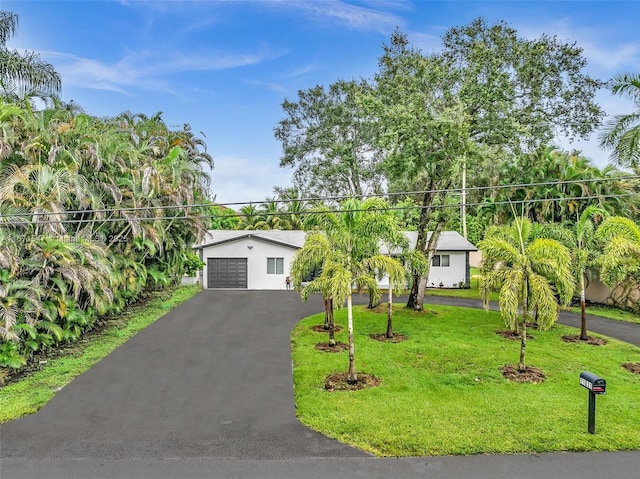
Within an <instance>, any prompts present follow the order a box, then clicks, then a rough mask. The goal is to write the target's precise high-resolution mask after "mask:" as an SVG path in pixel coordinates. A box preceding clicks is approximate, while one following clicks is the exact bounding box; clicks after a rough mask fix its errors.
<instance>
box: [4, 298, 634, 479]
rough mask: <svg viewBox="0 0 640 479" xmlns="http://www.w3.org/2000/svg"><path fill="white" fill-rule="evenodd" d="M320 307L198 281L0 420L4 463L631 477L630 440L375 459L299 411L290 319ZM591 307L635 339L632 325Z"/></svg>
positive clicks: (28, 473) (104, 474)
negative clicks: (87, 365)
mask: <svg viewBox="0 0 640 479" xmlns="http://www.w3.org/2000/svg"><path fill="white" fill-rule="evenodd" d="M360 299H361V300H362V299H366V298H360ZM427 302H429V303H434V304H452V305H459V306H468V307H478V306H480V303H479V302H477V301H473V300H460V299H456V298H438V297H431V296H430V297H428V298H427ZM321 310H322V303H321V301H320V300H319V298H312V299H311V300H310V301H309V302H308V303H306V304H303V303H301V301H300V297H299V295H297V294H296V293H294V292H292V291H288V292H287V291H281V292H275V291H202V292H201V293H199V294H198V295H197V296H195V297H194V298H193V299H191V300H189V301H188V302H186V303H184V304H182V305H181V306H179V307H178V308H176V309H174V310H173V311H171V312H170V313H168V314H167V315H166V316H164V317H163V318H161V319H159V320H158V321H156V322H155V323H154V324H153V325H151V326H149V327H148V328H146V329H145V330H143V331H141V332H140V333H139V334H138V335H136V336H135V337H134V338H132V339H131V340H130V341H128V342H127V343H126V344H124V345H122V346H121V347H119V348H118V349H117V350H116V351H114V352H113V353H112V354H111V355H109V356H108V357H106V358H104V359H103V360H102V361H100V362H99V363H98V364H97V365H95V366H94V367H93V368H91V369H90V370H89V371H87V372H86V373H85V374H83V375H82V376H80V377H78V378H77V379H76V380H74V381H73V382H72V383H71V384H69V385H68V386H67V387H65V388H64V389H63V390H61V391H60V392H59V393H58V394H57V395H56V396H55V397H54V398H53V399H52V400H51V401H50V402H49V403H48V404H47V405H46V406H45V407H43V408H42V409H41V410H40V411H39V412H38V413H36V414H34V415H32V416H29V417H25V418H21V419H18V420H15V421H11V422H9V423H6V424H3V425H1V426H0V477H1V478H2V479H8V478H12V479H14V478H16V479H17V478H35V477H47V478H51V479H53V478H65V479H68V478H74V477H77V478H81V477H82V478H105V479H107V478H115V477H122V478H129V477H131V478H146V477H148V478H153V479H165V478H166V479H168V478H175V477H190V478H203V479H204V478H218V477H224V478H245V477H259V478H261V479H262V478H286V477H291V478H318V479H320V478H326V477H333V478H342V477H395V478H397V479H404V478H414V477H428V478H461V479H462V478H464V479H484V478H487V479H488V478H492V479H497V478H505V479H506V478H510V479H515V478H548V477H562V478H563V479H588V478H596V477H604V476H605V475H606V476H607V477H621V478H622V477H625V478H626V477H628V478H632V477H633V478H636V477H640V452H638V451H634V452H623V453H597V454H591V453H587V454H544V455H507V456H472V457H437V458H406V459H400V460H398V459H376V458H372V457H370V456H368V455H367V454H365V453H363V452H362V451H359V450H357V449H353V448H350V447H348V446H346V445H343V444H340V443H338V442H336V441H333V440H330V439H328V438H326V437H324V436H322V435H320V434H318V433H315V432H313V431H311V430H309V429H308V428H306V427H304V426H303V425H301V424H300V423H299V422H298V421H297V419H296V417H295V409H294V404H293V394H292V382H291V355H290V339H289V332H290V330H291V328H292V327H293V326H294V325H295V323H296V322H297V321H298V320H299V319H301V318H302V317H305V316H308V315H309V314H312V313H316V312H319V311H321ZM589 321H590V322H589V328H590V330H592V331H595V332H600V333H602V334H607V335H610V336H613V337H618V338H619V339H622V340H626V341H628V342H632V343H634V344H637V345H640V326H638V325H630V324H626V323H621V322H616V321H611V320H605V319H602V318H595V317H591V318H590V319H589ZM561 322H563V323H566V324H572V325H576V324H577V316H576V315H571V314H564V313H563V315H562V319H561ZM0 407H1V405H0ZM326 458H331V460H329V461H327V460H326ZM194 459H195V460H194ZM264 459H271V460H268V461H265V460H264ZM283 459H286V460H283Z"/></svg>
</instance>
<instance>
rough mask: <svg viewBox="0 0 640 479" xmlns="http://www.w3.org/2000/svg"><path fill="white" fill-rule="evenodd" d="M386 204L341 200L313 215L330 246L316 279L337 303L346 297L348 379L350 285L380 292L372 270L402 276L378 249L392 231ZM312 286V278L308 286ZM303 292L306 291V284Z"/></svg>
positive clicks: (352, 370) (395, 279)
mask: <svg viewBox="0 0 640 479" xmlns="http://www.w3.org/2000/svg"><path fill="white" fill-rule="evenodd" d="M387 207H388V204H387V203H386V202H385V201H384V200H381V199H379V198H370V199H368V200H365V201H361V200H357V199H348V200H346V201H344V202H343V203H341V204H340V206H339V212H337V213H326V214H323V215H318V216H317V217H316V222H317V228H318V230H319V232H318V234H319V235H324V236H326V241H327V243H328V245H330V247H331V248H330V252H329V254H328V255H327V256H326V257H325V259H324V261H323V263H322V273H321V275H320V278H318V282H321V283H322V284H323V288H325V291H327V293H328V296H329V297H331V298H333V300H334V301H335V303H336V304H343V303H344V302H345V300H346V302H347V328H348V334H349V372H348V375H347V381H348V382H350V383H356V382H357V381H358V376H357V374H356V366H355V346H354V340H353V308H352V292H353V289H354V288H356V289H359V290H360V289H366V290H368V291H373V292H378V294H379V291H378V286H377V283H376V279H375V277H374V276H373V275H372V274H371V272H372V271H379V272H383V273H385V274H386V275H387V276H389V279H390V281H391V282H392V283H395V284H398V283H401V282H402V281H403V280H404V277H405V271H404V267H403V266H402V265H401V264H400V263H399V262H398V261H397V260H395V259H393V258H390V257H388V256H387V255H384V254H380V253H378V245H379V242H380V241H381V240H384V239H387V238H388V235H389V234H390V233H391V232H390V231H389V224H388V221H387V219H386V218H385V216H384V215H383V214H381V212H380V210H384V209H385V208H387ZM305 247H306V244H305ZM302 250H304V247H303V248H302ZM316 284H317V283H316ZM314 287H315V285H313V281H312V282H311V284H310V285H309V286H307V288H314ZM302 294H303V295H305V294H306V291H305V288H303V290H302Z"/></svg>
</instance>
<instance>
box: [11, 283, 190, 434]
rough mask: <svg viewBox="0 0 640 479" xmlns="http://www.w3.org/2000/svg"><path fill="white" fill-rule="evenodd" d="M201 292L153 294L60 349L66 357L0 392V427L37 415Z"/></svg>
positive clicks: (182, 290)
mask: <svg viewBox="0 0 640 479" xmlns="http://www.w3.org/2000/svg"><path fill="white" fill-rule="evenodd" d="M200 290H201V288H200V286H199V285H196V286H182V287H177V288H171V289H167V290H164V291H159V292H154V293H152V297H151V299H150V300H149V301H148V302H145V303H143V304H139V305H135V304H134V305H132V306H130V307H129V308H128V309H127V310H126V311H125V312H124V313H123V314H121V315H120V316H118V317H117V318H114V319H113V321H112V322H113V325H112V326H110V327H108V328H107V329H105V330H104V331H102V332H100V333H99V334H96V335H91V334H89V335H88V336H87V337H85V338H83V339H81V340H80V341H78V342H77V343H74V344H69V345H66V346H63V347H65V349H66V350H67V353H68V354H65V355H64V356H62V357H59V358H56V359H53V360H49V361H48V362H47V364H46V365H45V366H44V367H43V368H42V369H41V370H39V371H37V372H35V373H33V374H30V375H28V376H26V377H25V378H23V379H21V380H20V381H19V382H16V383H12V384H9V385H7V386H5V387H2V388H0V404H1V405H2V407H0V423H3V422H6V421H9V420H11V419H16V418H19V417H21V416H25V415H27V414H33V413H34V412H36V411H38V410H39V409H40V408H41V407H42V406H44V405H45V404H46V403H47V401H49V400H50V399H51V398H52V397H53V396H54V395H55V393H56V391H57V390H59V389H60V388H62V387H63V386H65V385H67V384H68V383H70V382H71V381H73V379H75V378H76V377H78V376H79V375H80V374H82V373H84V372H85V371H87V370H88V369H89V368H91V366H93V365H94V364H96V363H97V362H98V361H100V360H101V359H102V358H104V357H105V356H107V355H108V354H109V353H111V352H112V351H113V350H114V349H116V348H117V347H118V346H120V345H121V344H123V343H125V342H126V341H127V340H128V339H129V338H131V337H133V336H135V335H136V334H137V333H138V332H139V331H141V330H142V329H144V328H146V327H147V326H148V325H150V324H151V323H153V322H154V321H156V320H157V319H159V318H161V317H162V316H164V315H165V314H166V313H167V312H168V311H170V310H171V309H173V308H175V307H176V306H178V305H179V304H180V303H183V302H184V301H186V300H188V299H189V298H191V297H193V296H195V295H196V294H197V293H198V292H199V291H200Z"/></svg>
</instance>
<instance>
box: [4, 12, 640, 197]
mask: <svg viewBox="0 0 640 479" xmlns="http://www.w3.org/2000/svg"><path fill="white" fill-rule="evenodd" d="M0 10H8V11H11V12H14V13H16V14H18V15H19V19H20V23H19V27H18V31H17V34H16V36H15V37H14V38H12V39H11V40H10V41H9V43H8V47H9V48H16V49H28V50H31V51H36V52H38V53H39V54H40V56H41V58H42V59H43V60H45V61H48V62H49V63H51V64H53V65H54V67H55V68H56V70H57V71H58V72H60V74H61V76H62V86H63V88H62V95H61V96H62V100H64V101H66V102H68V101H71V100H73V101H74V102H75V103H77V104H79V105H80V106H81V107H83V108H84V109H85V111H86V112H87V113H90V114H92V115H97V116H113V115H117V114H118V113H121V112H123V111H131V112H133V113H144V114H146V115H149V116H151V115H154V114H155V113H157V112H163V118H164V120H165V122H166V123H167V124H168V125H170V126H173V127H176V128H181V127H182V125H183V124H185V123H188V124H189V125H191V128H192V130H193V132H194V133H195V134H196V135H199V136H201V137H202V138H203V139H204V140H205V142H206V143H207V145H208V151H209V153H211V154H212V155H213V157H214V161H215V167H214V170H213V171H212V172H211V176H212V185H211V193H212V197H213V196H214V195H215V198H216V201H218V202H220V203H229V202H248V201H262V200H264V199H265V198H266V197H270V196H273V187H274V186H276V185H277V186H290V185H291V173H292V171H291V170H290V169H283V168H280V167H279V162H280V156H281V150H282V148H281V144H280V143H279V141H277V140H276V139H275V137H274V134H273V130H274V128H275V126H276V125H277V123H278V121H280V120H281V119H283V118H284V113H283V110H282V106H281V105H282V102H283V101H284V100H285V99H289V100H294V101H295V100H296V98H297V94H298V91H299V90H305V89H308V88H312V87H314V86H316V85H324V86H329V85H330V84H331V83H334V82H335V81H337V80H339V79H345V80H349V79H358V78H371V77H372V76H373V75H374V73H375V72H376V70H377V61H378V58H379V57H380V56H381V54H382V45H383V44H385V43H388V42H389V39H390V37H391V33H392V32H393V30H394V29H395V28H396V27H397V28H399V29H400V31H402V32H403V33H404V34H406V35H407V36H408V38H409V40H410V42H411V43H412V44H413V45H414V46H416V47H419V48H421V49H422V50H423V51H424V52H425V53H433V52H437V51H438V50H439V48H440V43H441V38H442V35H444V33H445V32H446V31H447V30H448V29H450V28H452V27H454V26H462V25H465V24H468V23H469V22H471V21H472V20H473V19H475V18H477V17H484V18H485V19H486V20H487V21H489V22H495V21H498V20H504V21H506V22H507V23H509V24H510V25H511V26H512V27H514V28H515V29H516V30H517V31H518V33H519V34H520V35H521V36H522V37H525V38H538V37H540V36H541V35H543V34H547V35H551V36H553V35H556V36H557V37H558V39H559V40H562V41H570V42H576V43H577V45H578V46H579V47H581V48H582V49H583V54H584V56H585V58H586V59H587V61H588V64H587V67H586V71H587V72H588V73H589V74H591V75H592V76H594V77H596V78H599V79H602V80H608V79H610V78H611V77H613V76H614V75H616V74H619V73H625V72H633V73H637V72H638V65H640V35H639V33H638V32H639V30H638V25H640V0H635V1H589V0H582V1H553V2H544V1H535V2H528V1H510V2H508V1H448V2H445V1H436V0H423V1H417V0H416V1H394V0H361V1H340V0H316V1H310V0H309V1H305V0H259V1H258V0H256V1H241V0H236V1H233V0H227V1H209V0H201V1H178V0H174V1H169V0H164V1H162V0H160V1H143V0H138V1H136V0H120V1H115V0H114V1H88V0H86V1H31V0H21V1H6V0H0ZM597 101H598V102H599V104H600V105H601V106H602V107H603V108H604V110H605V111H606V112H607V114H608V115H615V114H620V113H628V112H630V111H632V109H633V105H632V104H631V102H630V101H629V100H627V99H624V98H620V97H614V96H612V95H611V94H610V93H609V92H608V91H607V90H602V91H600V92H599V93H598V96H597ZM596 136H597V133H596V134H594V135H592V138H590V139H589V140H587V141H571V140H572V139H567V138H558V139H557V142H556V143H557V145H558V146H559V147H561V148H563V149H566V150H570V149H574V148H575V149H579V150H581V151H582V152H583V154H584V155H585V156H587V157H588V158H590V159H591V160H592V162H593V163H594V164H595V165H597V166H600V167H602V166H604V165H606V164H607V162H608V156H609V154H608V152H603V151H601V150H600V149H599V147H598V145H597V140H596Z"/></svg>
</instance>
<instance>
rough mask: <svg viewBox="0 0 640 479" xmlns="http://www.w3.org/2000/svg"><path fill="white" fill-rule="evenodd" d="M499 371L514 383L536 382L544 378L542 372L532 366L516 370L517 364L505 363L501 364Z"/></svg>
mask: <svg viewBox="0 0 640 479" xmlns="http://www.w3.org/2000/svg"><path fill="white" fill-rule="evenodd" d="M500 371H501V372H502V375H503V376H504V377H505V378H507V379H508V380H509V381H513V382H516V383H532V384H538V383H541V382H543V381H544V380H545V379H546V376H545V375H544V373H543V372H542V371H540V370H539V369H538V368H534V367H533V366H528V367H527V368H526V369H525V371H518V367H517V366H512V365H510V364H507V365H506V366H502V367H501V368H500Z"/></svg>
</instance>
